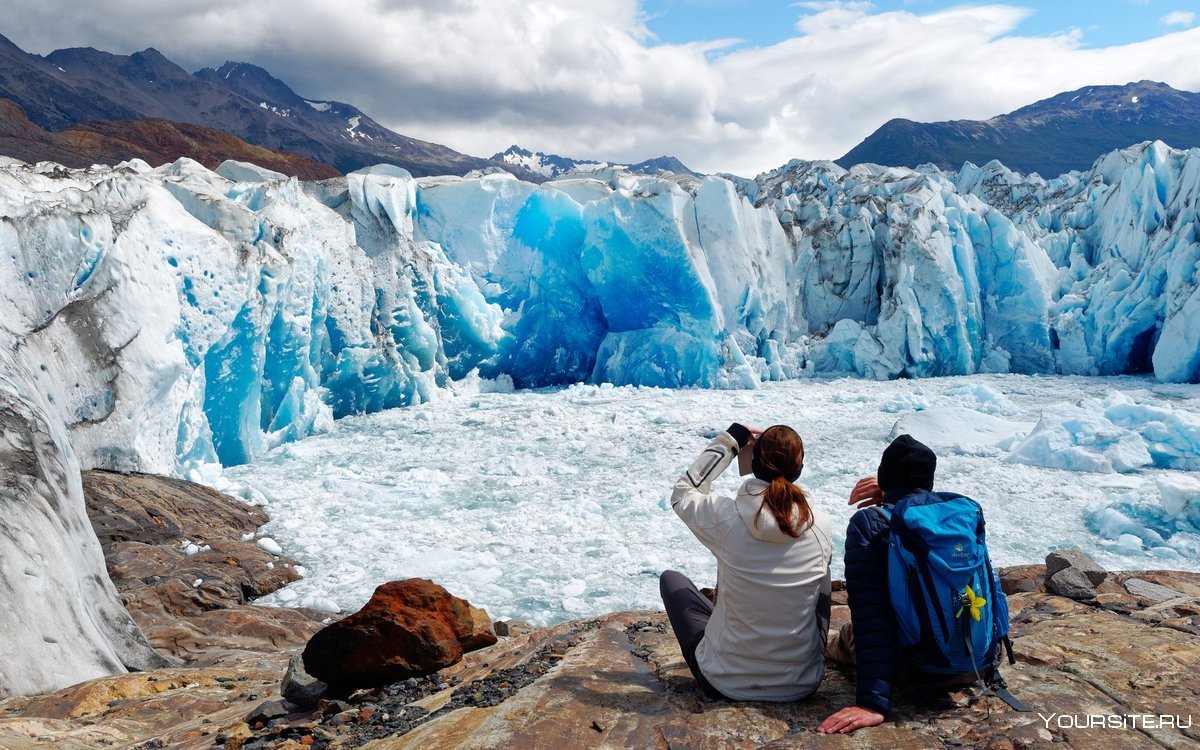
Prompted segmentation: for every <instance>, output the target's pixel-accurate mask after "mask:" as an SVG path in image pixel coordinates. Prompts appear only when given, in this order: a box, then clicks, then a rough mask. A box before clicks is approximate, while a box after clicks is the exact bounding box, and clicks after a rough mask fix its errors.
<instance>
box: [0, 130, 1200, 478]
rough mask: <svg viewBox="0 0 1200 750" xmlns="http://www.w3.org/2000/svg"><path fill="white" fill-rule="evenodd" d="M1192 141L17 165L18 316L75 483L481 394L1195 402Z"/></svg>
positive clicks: (1197, 319)
mask: <svg viewBox="0 0 1200 750" xmlns="http://www.w3.org/2000/svg"><path fill="white" fill-rule="evenodd" d="M1198 185H1200V151H1195V150H1193V151H1175V150H1171V149H1169V148H1167V147H1165V146H1163V145H1162V144H1144V145H1142V146H1138V147H1134V148H1131V149H1126V150H1123V151H1118V152H1114V153H1112V154H1109V155H1107V156H1106V157H1104V158H1103V159H1101V160H1100V161H1098V162H1097V164H1096V166H1095V168H1094V169H1093V170H1092V171H1090V172H1088V173H1073V174H1070V175H1066V176H1064V177H1062V178H1058V179H1056V180H1051V181H1046V180H1042V179H1041V178H1039V177H1037V176H1036V175H1034V176H1030V177H1024V176H1021V175H1016V174H1014V173H1012V172H1010V171H1008V170H1006V169H1004V168H1003V167H1002V166H1001V165H999V164H995V163H993V164H989V165H985V166H984V167H975V166H973V165H967V166H965V167H964V168H963V170H961V171H960V172H958V173H952V174H946V173H942V172H938V171H936V170H909V169H884V168H879V167H871V166H859V167H855V168H854V169H852V170H850V171H846V170H843V169H840V168H839V167H836V166H834V165H832V164H829V163H805V162H792V163H790V164H788V165H786V166H784V167H782V168H781V169H779V170H776V171H774V172H771V173H768V174H765V175H762V176H760V177H759V178H758V179H756V180H754V181H746V180H726V179H722V178H719V177H708V178H702V179H699V178H692V177H681V178H677V179H667V178H663V177H646V176H635V175H630V174H628V173H625V172H622V171H619V170H605V171H601V172H597V173H594V174H590V175H587V176H582V175H575V176H569V177H567V178H563V179H559V180H555V181H552V182H549V183H546V184H544V185H541V186H535V185H531V184H528V183H522V182H519V181H517V180H515V179H512V178H510V177H507V176H502V175H485V176H479V177H470V178H466V179H463V178H424V179H420V180H414V179H413V178H411V177H410V176H409V175H408V173H406V172H404V171H403V170H399V169H396V168H392V167H377V168H373V169H368V170H363V171H361V172H356V173H354V174H351V175H349V176H347V177H346V178H343V179H339V180H333V181H328V182H322V183H312V184H301V183H298V182H296V181H294V180H289V179H283V178H280V176H279V175H275V174H273V173H269V172H266V171H263V170H257V169H256V168H254V167H252V166H250V165H245V164H233V163H229V164H226V165H223V166H222V167H221V168H219V169H218V170H217V171H216V172H211V171H209V170H206V169H204V168H203V167H201V166H200V165H198V164H196V163H195V162H191V161H188V160H181V161H179V162H176V163H175V164H173V165H167V166H164V167H160V168H158V169H149V168H148V167H146V166H145V165H143V164H138V163H131V164H127V165H123V166H121V167H119V168H115V169H108V168H94V169H92V170H81V171H67V170H62V169H61V168H56V167H53V166H51V165H40V166H38V167H29V166H27V165H21V164H11V163H10V164H7V165H6V166H3V167H0V247H3V248H4V253H3V255H2V256H0V325H3V327H4V328H5V329H6V330H8V331H9V332H11V334H12V341H13V347H14V348H13V351H14V356H15V358H16V359H17V360H19V361H20V362H21V363H23V365H24V366H25V368H26V369H27V370H28V371H29V372H31V373H32V374H33V377H34V378H35V380H36V385H37V388H38V389H39V390H40V391H41V392H42V393H43V394H44V395H45V397H46V399H47V402H48V403H49V404H50V406H51V408H52V409H53V410H54V411H55V412H56V413H57V414H58V416H60V417H61V418H62V420H63V421H64V422H65V423H66V424H67V425H68V427H69V428H70V431H71V436H72V442H73V444H74V446H75V449H76V451H77V452H78V455H79V456H80V459H81V461H82V463H83V464H84V465H85V466H88V467H92V466H98V467H105V468H115V469H139V470H144V471H157V472H165V473H187V472H189V471H197V472H201V471H202V470H203V467H206V466H213V465H216V464H225V465H230V464H236V463H241V462H244V461H247V460H249V459H251V458H253V457H254V456H256V455H258V454H260V453H261V452H262V451H264V450H266V449H269V448H271V447H273V446H275V445H278V444H280V443H282V442H285V441H288V440H293V439H296V438H299V437H302V436H304V435H308V434H312V433H314V432H319V431H321V430H324V429H326V428H327V427H328V426H329V424H330V421H331V420H332V419H334V418H337V417H340V416H344V415H347V414H354V413H360V412H368V411H375V410H379V409H385V408H389V407H395V406H402V405H406V404H412V403H416V402H420V401H424V400H427V399H429V398H431V397H433V395H434V394H435V393H437V392H438V391H439V389H442V388H445V387H447V386H449V385H451V384H453V383H454V382H455V381H459V380H461V379H463V378H465V377H467V376H468V375H470V374H471V373H474V372H478V373H479V374H480V375H481V376H483V377H485V378H511V381H512V382H513V384H515V385H516V386H518V387H538V386H546V385H556V384H563V383H572V382H578V381H592V382H601V381H606V382H613V383H617V384H644V385H659V386H703V387H753V386H754V385H755V384H756V383H759V382H761V381H763V380H767V379H785V378H795V377H804V376H808V375H812V374H816V373H825V372H830V373H833V372H846V373H856V374H859V375H862V376H866V377H873V378H893V377H923V376H931V375H950V374H970V373H976V372H1006V371H1014V372H1025V373H1054V372H1065V373H1085V374H1086V373H1097V374H1101V373H1103V374H1110V373H1117V372H1151V371H1153V372H1154V373H1155V374H1157V375H1158V376H1159V377H1160V378H1163V379H1166V380H1177V381H1196V380H1200V341H1198V340H1197V338H1198V337H1200V292H1197V280H1196V273H1197V270H1196V269H1197V260H1198V259H1200V240H1198V237H1197V229H1196V227H1197V224H1198V223H1200V222H1197V212H1198V210H1200V209H1198V205H1200V201H1198V200H1197V193H1198V192H1200V190H1198Z"/></svg>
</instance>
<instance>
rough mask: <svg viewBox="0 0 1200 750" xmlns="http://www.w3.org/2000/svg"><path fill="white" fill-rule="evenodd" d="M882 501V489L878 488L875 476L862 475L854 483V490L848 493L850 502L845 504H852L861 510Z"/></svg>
mask: <svg viewBox="0 0 1200 750" xmlns="http://www.w3.org/2000/svg"><path fill="white" fill-rule="evenodd" d="M882 502H883V490H881V489H879V482H878V480H876V479H875V477H863V478H862V479H860V480H858V484H856V485H854V490H853V491H852V492H851V493H850V502H849V503H847V505H853V506H855V507H856V508H858V509H859V510H862V509H863V508H868V507H870V506H872V505H879V504H880V503H882Z"/></svg>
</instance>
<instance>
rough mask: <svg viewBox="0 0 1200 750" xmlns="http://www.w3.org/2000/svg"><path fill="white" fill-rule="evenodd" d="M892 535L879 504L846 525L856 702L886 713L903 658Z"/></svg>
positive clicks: (861, 512) (889, 706)
mask: <svg viewBox="0 0 1200 750" xmlns="http://www.w3.org/2000/svg"><path fill="white" fill-rule="evenodd" d="M891 499H892V498H888V500H891ZM887 504H888V505H889V506H890V505H892V503H891V502H888V503H887ZM890 537H891V533H890V531H889V530H888V520H887V518H885V517H884V515H883V514H882V513H880V512H879V511H878V510H877V509H875V508H865V509H863V510H860V511H859V512H857V513H855V514H854V516H853V517H852V518H851V519H850V527H849V528H848V529H846V558H845V562H846V592H847V593H848V594H849V597H850V619H851V621H852V622H853V623H854V650H855V655H856V659H857V663H858V682H857V685H856V687H855V703H856V704H857V705H859V706H862V707H863V708H869V709H871V710H873V711H878V712H879V713H881V714H883V715H885V716H886V715H887V713H888V711H889V710H890V709H891V707H892V683H893V681H894V680H895V674H896V658H897V646H896V617H895V615H893V614H892V604H891V600H890V599H889V597H888V577H887V556H888V541H889V539H890Z"/></svg>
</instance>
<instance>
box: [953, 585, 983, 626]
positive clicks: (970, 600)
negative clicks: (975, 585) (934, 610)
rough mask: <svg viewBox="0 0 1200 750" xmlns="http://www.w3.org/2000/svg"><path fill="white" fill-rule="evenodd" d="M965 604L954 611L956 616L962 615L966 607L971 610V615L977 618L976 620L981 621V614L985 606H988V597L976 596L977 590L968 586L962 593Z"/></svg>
mask: <svg viewBox="0 0 1200 750" xmlns="http://www.w3.org/2000/svg"><path fill="white" fill-rule="evenodd" d="M962 603H963V606H961V607H959V608H958V611H957V612H955V613H954V616H955V617H962V615H963V610H964V609H970V610H971V617H973V618H975V622H979V618H980V616H981V615H982V614H983V608H984V607H985V606H987V599H984V598H982V597H978V596H975V592H974V591H972V590H971V587H970V586H967V588H966V591H964V592H963V593H962Z"/></svg>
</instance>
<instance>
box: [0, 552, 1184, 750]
mask: <svg viewBox="0 0 1200 750" xmlns="http://www.w3.org/2000/svg"><path fill="white" fill-rule="evenodd" d="M1045 575H1046V568H1045V566H1040V565H1036V566H1020V567H1018V568H1010V569H1005V570H1002V571H1001V579H1002V582H1003V584H1004V588H1005V590H1006V591H1011V592H1013V593H1010V596H1009V604H1010V608H1011V621H1012V635H1013V638H1014V641H1015V646H1016V651H1017V655H1018V659H1019V663H1018V664H1017V665H1016V666H1014V667H1005V669H1004V674H1005V677H1006V678H1007V679H1008V682H1009V684H1010V686H1011V688H1012V690H1013V692H1014V693H1015V694H1016V695H1017V696H1018V697H1020V698H1021V699H1022V700H1023V701H1024V702H1025V703H1027V704H1028V705H1029V706H1030V707H1031V708H1032V709H1033V710H1034V712H1035V713H1030V714H1019V713H1015V712H1013V711H1011V710H1010V709H1009V708H1008V707H1007V706H1005V705H1004V704H1003V703H1001V702H1000V701H999V700H997V699H995V698H980V697H978V696H975V695H973V694H972V692H971V691H970V690H963V691H959V692H951V693H944V692H943V693H935V692H916V691H913V690H906V691H903V692H901V693H900V694H899V696H898V697H899V700H898V702H897V705H896V709H895V713H894V716H893V717H892V720H890V721H889V722H887V723H886V724H884V725H882V726H880V727H875V728H871V729H864V730H860V731H858V732H856V733H854V734H852V735H835V736H825V735H820V734H818V733H817V732H816V727H817V726H818V724H819V723H820V722H821V720H822V719H824V717H825V716H827V715H828V714H829V713H830V712H832V711H833V710H835V709H837V708H840V707H841V706H843V705H845V704H847V703H848V702H850V701H851V700H852V699H853V694H854V690H853V673H852V671H847V670H843V669H842V668H838V667H835V666H833V665H831V666H830V667H829V669H828V670H827V671H826V675H825V680H824V682H823V684H822V686H821V689H820V691H819V692H818V693H817V695H816V696H814V698H813V699H811V700H808V701H804V702H800V703H790V704H769V703H727V702H723V701H711V700H708V699H707V698H704V697H703V696H702V694H701V693H700V692H699V691H698V690H697V689H696V685H695V681H694V680H693V678H692V676H691V674H690V672H689V671H688V668H687V666H686V665H685V664H684V662H683V659H682V657H681V656H680V653H679V647H678V645H677V644H676V642H675V639H674V637H673V636H672V634H671V631H670V626H669V624H668V623H667V620H666V617H665V615H664V614H663V613H661V612H624V613H618V614H611V615H607V616H605V617H601V618H596V619H588V620H575V621H572V622H566V623H562V624H560V625H557V626H554V627H552V628H543V629H538V630H534V631H532V632H527V633H524V634H522V635H518V636H513V637H507V638H502V639H500V640H499V642H498V643H496V644H495V645H492V646H489V647H487V648H484V649H481V650H478V651H475V652H472V653H469V654H467V655H466V656H465V657H464V658H463V659H462V661H460V662H458V663H457V664H455V665H453V666H450V667H447V668H445V669H443V670H441V671H440V672H437V673H434V674H431V675H426V676H424V677H412V678H409V679H406V680H402V681H400V682H396V683H393V684H390V685H387V686H384V687H381V688H376V689H373V690H360V691H356V692H355V693H354V694H353V695H351V696H348V697H347V698H346V699H344V700H329V699H328V698H325V699H319V700H318V702H317V703H316V705H315V706H314V707H311V708H301V707H300V706H298V705H296V704H295V703H293V702H289V701H285V700H283V699H282V698H281V696H280V695H279V693H278V686H279V682H280V677H281V675H282V674H283V671H284V662H285V661H286V658H287V656H288V655H298V654H299V650H298V649H291V650H290V651H288V650H285V651H284V652H283V653H281V654H274V655H268V654H265V653H260V654H257V655H253V654H247V655H246V656H245V658H243V659H242V660H240V661H237V662H236V663H233V664H231V665H229V666H222V667H215V668H187V669H165V670H159V671H157V672H154V673H150V674H135V675H121V676H117V677H109V678H103V679H99V680H94V681H92V682H88V683H84V684H82V685H77V686H74V687H71V688H67V689H65V690H62V691H59V692H57V693H53V694H50V695H44V696H39V697H36V698H13V699H9V700H7V701H3V702H0V747H4V748H6V749H11V750H34V748H39V749H40V748H45V747H55V748H64V749H65V750H82V749H83V748H95V747H104V746H112V747H126V746H129V747H169V748H183V749H189V748H195V749H196V750H200V748H211V747H224V748H227V749H228V750H260V749H262V748H289V749H291V750H297V749H299V748H303V747H314V748H327V749H329V750H333V749H335V748H357V747H366V748H372V749H373V750H402V749H407V748H421V749H422V750H426V749H427V748H428V749H433V750H437V749H438V748H463V747H471V748H510V747H521V748H529V749H530V750H537V749H539V748H548V749H552V750H562V748H576V747H580V748H583V747H597V748H639V749H641V748H660V749H663V750H667V749H670V748H694V749H695V750H702V749H706V748H714V749H715V748H730V749H741V748H747V749H748V748H762V749H763V750H784V749H785V748H797V749H799V748H864V747H887V748H890V749H893V750H928V749H929V748H943V747H970V748H987V749H988V750H1016V749H1018V748H1020V749H1022V750H1068V749H1069V748H1078V749H1080V750H1141V749H1142V748H1145V749H1146V750H1162V749H1163V748H1174V749H1179V750H1182V749H1183V748H1190V747H1195V746H1196V745H1197V743H1198V742H1200V730H1197V729H1196V728H1195V727H1192V726H1189V725H1190V724H1191V723H1192V714H1193V713H1194V712H1195V710H1196V701H1195V696H1196V695H1197V694H1200V574H1189V573H1176V572H1171V571H1140V572H1136V573H1115V572H1114V573H1108V574H1107V576H1106V578H1105V580H1104V581H1103V582H1102V583H1101V584H1099V585H1098V586H1096V592H1097V594H1096V597H1095V599H1093V600H1091V601H1090V602H1088V603H1083V602H1077V601H1073V600H1071V599H1068V598H1065V597H1061V596H1057V595H1055V594H1052V593H1048V592H1047V591H1046V590H1045V584H1044V580H1045ZM839 593H840V592H839ZM1168 594H1169V595H1170V598H1167V599H1165V600H1162V599H1163V597H1165V596H1168ZM1159 600H1161V601H1159ZM847 615H848V613H847V610H846V607H845V606H844V605H843V604H837V605H836V606H835V607H834V613H833V621H832V623H831V624H832V625H833V626H834V627H836V626H837V625H838V624H839V623H841V622H843V621H845V620H846V619H847ZM1092 717H1106V718H1105V720H1106V721H1109V719H1107V717H1118V718H1122V717H1124V718H1123V720H1124V721H1125V722H1126V724H1125V726H1124V728H1101V727H1099V726H1089V722H1095V721H1096V719H1094V718H1092ZM1132 717H1138V718H1137V719H1134V718H1132ZM1149 717H1153V721H1147V720H1146V719H1148V718H1149ZM1168 717H1169V718H1168ZM1176 717H1178V719H1179V720H1178V721H1175V719H1176ZM248 719H252V721H247V720H248ZM1173 724H1180V725H1183V726H1173Z"/></svg>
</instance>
